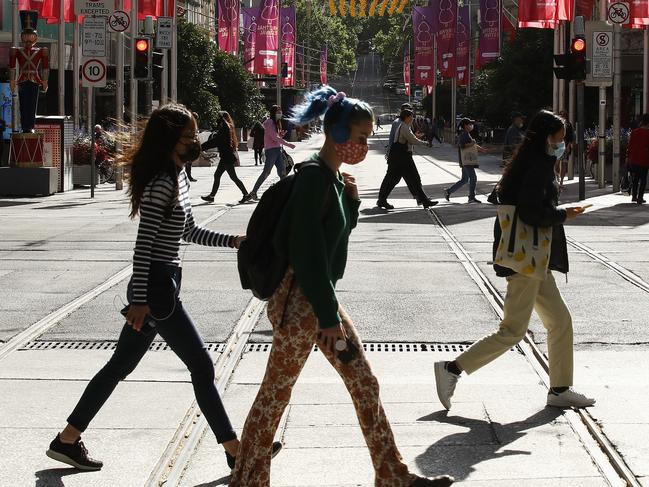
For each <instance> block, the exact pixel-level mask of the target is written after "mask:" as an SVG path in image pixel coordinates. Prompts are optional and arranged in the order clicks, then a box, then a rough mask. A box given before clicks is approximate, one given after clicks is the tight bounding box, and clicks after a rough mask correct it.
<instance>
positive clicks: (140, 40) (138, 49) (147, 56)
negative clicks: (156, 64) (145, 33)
mask: <svg viewBox="0 0 649 487" xmlns="http://www.w3.org/2000/svg"><path fill="white" fill-rule="evenodd" d="M151 74H152V73H151V40H150V39H149V38H148V37H136V38H135V69H134V70H133V78H134V79H149V78H150V76H151Z"/></svg>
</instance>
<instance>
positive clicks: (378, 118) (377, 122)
mask: <svg viewBox="0 0 649 487" xmlns="http://www.w3.org/2000/svg"><path fill="white" fill-rule="evenodd" d="M382 128H383V127H382V126H381V117H376V130H381V129H382Z"/></svg>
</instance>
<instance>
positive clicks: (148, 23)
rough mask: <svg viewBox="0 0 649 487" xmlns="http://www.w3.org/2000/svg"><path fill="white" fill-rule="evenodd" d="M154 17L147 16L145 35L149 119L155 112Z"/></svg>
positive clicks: (145, 90)
mask: <svg viewBox="0 0 649 487" xmlns="http://www.w3.org/2000/svg"><path fill="white" fill-rule="evenodd" d="M165 3H166V2H165ZM153 33H154V29H153V16H151V15H147V16H146V19H144V35H145V36H147V37H148V38H149V63H148V73H149V75H148V76H147V79H146V80H144V93H145V96H144V100H145V103H144V116H145V117H148V116H149V115H151V112H152V111H153V63H152V62H151V59H152V57H153Z"/></svg>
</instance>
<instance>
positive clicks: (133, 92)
mask: <svg viewBox="0 0 649 487" xmlns="http://www.w3.org/2000/svg"><path fill="white" fill-rule="evenodd" d="M137 1H138V0H131V56H130V58H131V60H130V63H131V79H130V92H129V95H130V105H131V109H130V110H129V113H130V116H131V132H135V131H137V83H138V81H137V80H136V79H135V38H136V37H137Z"/></svg>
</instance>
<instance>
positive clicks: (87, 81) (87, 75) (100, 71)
mask: <svg viewBox="0 0 649 487" xmlns="http://www.w3.org/2000/svg"><path fill="white" fill-rule="evenodd" d="M81 86H84V87H86V88H102V87H104V86H106V59H105V58H86V59H84V60H83V64H82V65H81Z"/></svg>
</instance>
